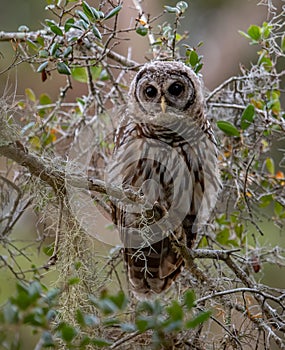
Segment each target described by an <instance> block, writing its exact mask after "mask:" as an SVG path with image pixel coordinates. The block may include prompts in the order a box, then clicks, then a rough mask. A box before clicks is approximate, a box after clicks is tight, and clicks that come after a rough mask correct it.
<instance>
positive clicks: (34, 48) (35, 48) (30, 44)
mask: <svg viewBox="0 0 285 350" xmlns="http://www.w3.org/2000/svg"><path fill="white" fill-rule="evenodd" d="M26 43H27V44H28V46H29V47H30V48H31V49H32V50H34V51H38V49H39V47H38V46H37V44H36V43H34V42H33V41H32V40H30V39H26Z"/></svg>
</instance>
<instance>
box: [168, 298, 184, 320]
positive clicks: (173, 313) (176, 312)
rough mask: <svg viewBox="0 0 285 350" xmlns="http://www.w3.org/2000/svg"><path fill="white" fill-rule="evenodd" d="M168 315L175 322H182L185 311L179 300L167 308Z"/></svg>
mask: <svg viewBox="0 0 285 350" xmlns="http://www.w3.org/2000/svg"><path fill="white" fill-rule="evenodd" d="M166 311H167V313H168V315H169V316H170V317H171V320H173V321H182V320H183V316H184V313H183V309H182V307H181V305H180V304H179V303H178V301H177V300H173V301H172V303H171V305H170V306H168V307H167V308H166Z"/></svg>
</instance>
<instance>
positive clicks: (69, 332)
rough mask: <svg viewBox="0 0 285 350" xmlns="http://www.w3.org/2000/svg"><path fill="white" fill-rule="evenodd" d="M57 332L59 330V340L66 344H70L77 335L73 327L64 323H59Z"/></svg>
mask: <svg viewBox="0 0 285 350" xmlns="http://www.w3.org/2000/svg"><path fill="white" fill-rule="evenodd" d="M59 330H60V335H61V338H62V339H63V340H65V341H66V342H67V343H70V342H71V341H72V340H73V339H74V338H75V337H76V335H77V334H78V331H77V330H76V329H75V328H74V327H72V326H70V325H68V324H66V323H61V324H60V325H59Z"/></svg>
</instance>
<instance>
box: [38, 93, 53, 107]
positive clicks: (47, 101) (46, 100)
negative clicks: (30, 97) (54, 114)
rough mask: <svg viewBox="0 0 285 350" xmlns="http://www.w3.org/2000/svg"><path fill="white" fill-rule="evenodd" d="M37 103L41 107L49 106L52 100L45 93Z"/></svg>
mask: <svg viewBox="0 0 285 350" xmlns="http://www.w3.org/2000/svg"><path fill="white" fill-rule="evenodd" d="M39 101H40V104H41V105H49V104H51V103H52V100H51V98H50V97H49V95H48V94H45V93H43V94H41V95H40V98H39Z"/></svg>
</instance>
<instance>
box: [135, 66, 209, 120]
mask: <svg viewBox="0 0 285 350" xmlns="http://www.w3.org/2000/svg"><path fill="white" fill-rule="evenodd" d="M129 94H130V101H131V102H132V103H133V102H134V103H135V104H138V105H139V108H140V110H141V111H143V112H144V113H148V114H149V115H152V114H154V115H157V113H163V114H165V113H170V112H172V113H173V112H175V111H176V112H178V113H179V114H181V115H189V114H191V115H197V113H199V110H201V107H203V93H202V87H201V83H200V79H199V78H198V76H197V75H196V74H195V73H194V72H193V71H192V70H191V69H190V68H189V67H187V66H186V65H185V64H183V63H182V62H177V61H175V62H167V61H155V62H152V63H147V64H145V65H144V66H143V67H142V68H141V69H140V71H139V72H138V73H137V75H136V76H135V77H134V79H133V81H132V83H131V86H130V93H129Z"/></svg>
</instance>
